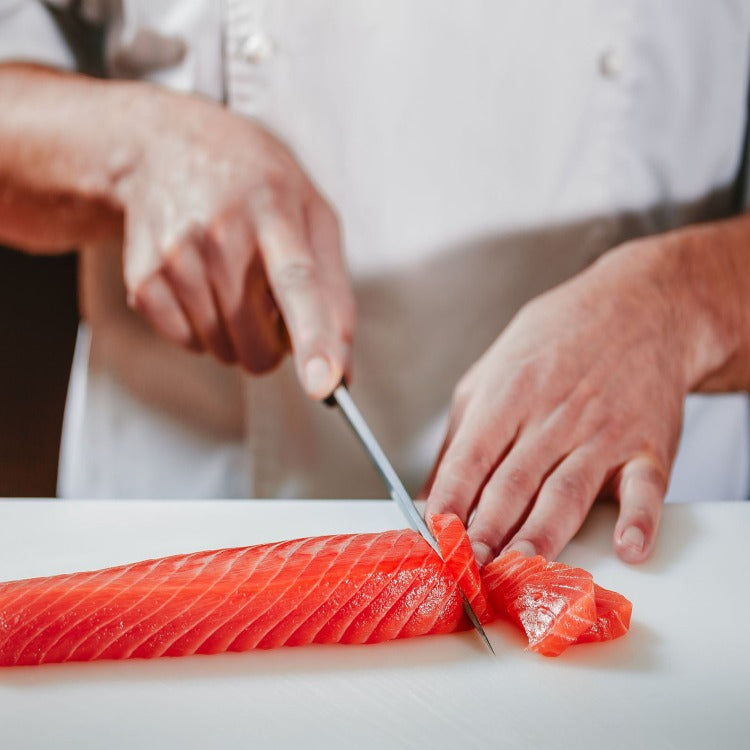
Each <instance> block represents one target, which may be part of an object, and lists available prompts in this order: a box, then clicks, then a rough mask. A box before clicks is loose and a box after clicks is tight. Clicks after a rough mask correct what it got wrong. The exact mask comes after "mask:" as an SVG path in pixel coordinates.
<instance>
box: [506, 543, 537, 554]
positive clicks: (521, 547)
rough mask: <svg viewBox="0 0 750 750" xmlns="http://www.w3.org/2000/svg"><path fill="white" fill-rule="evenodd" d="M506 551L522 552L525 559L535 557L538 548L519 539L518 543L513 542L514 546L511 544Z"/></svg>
mask: <svg viewBox="0 0 750 750" xmlns="http://www.w3.org/2000/svg"><path fill="white" fill-rule="evenodd" d="M505 551H506V552H520V553H521V554H522V555H523V556H524V557H534V555H535V554H536V548H535V547H534V545H533V544H532V543H531V542H529V541H527V540H526V539H519V540H518V541H517V542H513V544H510V545H508V546H507V547H506V548H505Z"/></svg>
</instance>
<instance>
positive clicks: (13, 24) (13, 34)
mask: <svg viewBox="0 0 750 750" xmlns="http://www.w3.org/2000/svg"><path fill="white" fill-rule="evenodd" d="M10 61H16V62H34V63H39V64H40V65H49V66H52V67H55V68H63V69H66V70H72V69H74V68H75V57H74V56H73V53H72V52H71V51H70V49H69V47H68V45H67V43H66V42H65V38H64V37H63V35H62V34H61V33H60V30H59V29H58V27H57V25H56V24H55V22H54V21H53V20H52V16H51V15H50V14H49V13H48V12H47V10H46V9H45V8H44V7H43V5H42V3H41V2H38V1H37V0H0V62H10Z"/></svg>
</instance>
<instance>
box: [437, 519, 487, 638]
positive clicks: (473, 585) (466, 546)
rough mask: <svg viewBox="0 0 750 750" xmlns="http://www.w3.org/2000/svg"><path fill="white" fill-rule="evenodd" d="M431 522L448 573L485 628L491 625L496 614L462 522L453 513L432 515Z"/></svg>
mask: <svg viewBox="0 0 750 750" xmlns="http://www.w3.org/2000/svg"><path fill="white" fill-rule="evenodd" d="M428 523H429V526H430V531H432V534H433V536H434V537H435V539H436V540H437V543H438V547H440V554H441V555H442V556H443V560H445V564H446V566H447V567H448V570H449V571H450V573H451V575H452V576H453V578H455V580H456V581H457V582H458V585H459V586H460V588H461V591H463V592H464V594H465V595H466V598H467V599H468V601H469V604H470V605H471V608H472V609H473V610H474V612H475V614H476V616H477V619H478V620H479V622H481V623H482V625H485V624H486V623H488V622H491V621H492V620H494V619H495V613H494V612H493V611H492V607H491V606H490V602H489V597H488V596H487V589H486V588H485V585H484V581H482V578H481V577H480V575H479V568H478V567H477V561H476V559H475V558H474V551H473V550H472V548H471V542H469V537H468V536H467V535H466V529H465V528H464V525H463V523H461V519H460V518H459V517H458V516H456V515H454V514H453V513H443V514H441V515H435V516H432V518H430V520H429V522H428Z"/></svg>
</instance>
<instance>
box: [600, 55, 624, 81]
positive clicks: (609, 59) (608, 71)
mask: <svg viewBox="0 0 750 750" xmlns="http://www.w3.org/2000/svg"><path fill="white" fill-rule="evenodd" d="M622 69H623V60H622V55H621V54H620V53H619V52H618V51H617V50H616V49H608V50H605V51H604V52H603V53H602V55H601V57H600V58H599V70H600V71H601V74H602V75H603V76H604V77H605V78H619V77H620V75H621V74H622Z"/></svg>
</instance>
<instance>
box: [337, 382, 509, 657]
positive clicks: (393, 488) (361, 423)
mask: <svg viewBox="0 0 750 750" xmlns="http://www.w3.org/2000/svg"><path fill="white" fill-rule="evenodd" d="M324 403H325V404H327V405H328V406H337V407H338V408H339V411H341V413H342V414H343V415H344V417H345V418H346V421H347V423H348V424H349V426H350V427H351V429H352V431H353V432H354V434H355V435H356V437H357V439H358V440H359V442H360V443H362V445H363V447H364V449H365V451H366V453H367V455H368V456H369V457H370V460H371V461H372V463H373V465H374V466H375V468H376V469H377V470H378V473H379V474H380V476H381V477H382V478H383V481H384V482H385V484H386V486H387V487H388V491H389V492H390V495H391V498H393V500H394V501H395V503H396V505H398V507H399V508H400V509H401V511H402V513H403V514H404V515H405V516H406V519H407V521H408V522H409V526H411V528H412V529H414V531H416V532H417V533H419V534H420V535H421V536H422V537H423V538H424V539H425V541H426V542H427V543H428V544H429V545H430V547H432V549H433V550H434V551H435V553H436V554H437V556H438V557H439V558H440V559H441V560H442V559H443V555H442V554H441V552H440V547H439V546H438V543H437V540H436V539H435V537H434V536H433V535H432V532H431V531H430V530H429V528H428V527H427V524H426V523H425V522H424V519H423V518H422V516H421V515H420V513H419V511H418V510H417V506H416V505H415V504H414V501H413V500H412V499H411V497H410V495H409V493H408V492H407V490H406V487H404V484H403V482H402V481H401V480H400V479H399V476H398V474H397V473H396V470H395V469H394V468H393V466H392V464H391V462H390V461H389V460H388V457H387V456H386V455H385V453H384V452H383V449H382V448H381V447H380V443H378V441H377V440H376V438H375V435H373V433H372V430H371V429H370V427H369V425H368V424H367V421H366V420H365V418H364V417H363V416H362V413H361V412H360V411H359V409H358V408H357V405H356V404H355V403H354V399H353V398H352V396H351V393H349V389H348V388H347V387H346V384H345V383H343V382H341V383H340V384H339V385H338V386H337V387H336V389H335V390H334V391H333V393H331V395H330V396H329V397H328V398H327V399H325V401H324ZM458 590H459V592H460V594H461V600H462V602H463V608H464V612H465V613H466V616H467V617H468V618H469V622H471V624H472V625H473V626H474V629H475V630H476V631H477V633H479V635H480V637H481V638H482V640H483V641H484V643H485V645H486V646H487V648H489V650H490V651H491V652H492V653H493V654H494V653H495V649H493V648H492V644H491V643H490V639H489V638H488V637H487V633H485V632H484V628H483V627H482V624H481V623H480V622H479V618H478V617H477V614H476V612H474V609H473V608H472V606H471V604H469V600H468V599H467V598H466V594H465V593H464V592H463V590H462V589H461V587H460V586H459V587H458Z"/></svg>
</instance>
